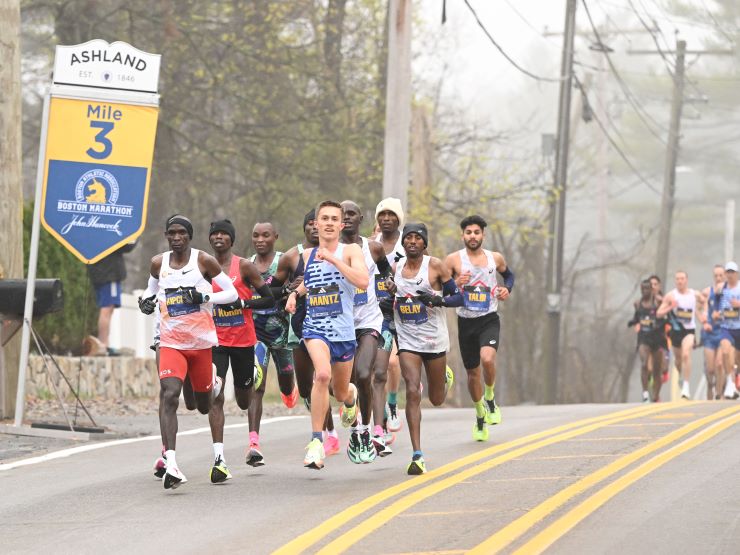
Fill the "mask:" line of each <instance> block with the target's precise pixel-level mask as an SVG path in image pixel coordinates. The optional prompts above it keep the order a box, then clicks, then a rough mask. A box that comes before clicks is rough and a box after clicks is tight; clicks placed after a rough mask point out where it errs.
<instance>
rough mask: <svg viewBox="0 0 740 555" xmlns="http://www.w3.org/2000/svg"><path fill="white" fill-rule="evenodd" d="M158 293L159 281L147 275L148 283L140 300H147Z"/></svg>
mask: <svg viewBox="0 0 740 555" xmlns="http://www.w3.org/2000/svg"><path fill="white" fill-rule="evenodd" d="M157 293H159V279H158V278H155V277H154V276H153V275H151V274H149V281H148V282H147V284H146V291H144V292H143V293H142V294H141V298H142V299H148V298H149V297H152V296H155V295H156V294H157Z"/></svg>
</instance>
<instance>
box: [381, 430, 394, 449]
mask: <svg viewBox="0 0 740 555" xmlns="http://www.w3.org/2000/svg"><path fill="white" fill-rule="evenodd" d="M383 440H384V441H385V444H386V445H392V444H393V442H394V441H396V434H395V433H393V432H391V431H388V429H386V428H383Z"/></svg>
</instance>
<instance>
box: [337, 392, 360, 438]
mask: <svg viewBox="0 0 740 555" xmlns="http://www.w3.org/2000/svg"><path fill="white" fill-rule="evenodd" d="M349 385H350V386H351V387H352V388H353V389H354V390H355V401H354V403H353V405H352V406H351V407H348V406H347V405H345V404H344V403H342V404H340V405H339V419H340V420H341V421H342V426H344V427H345V428H349V427H350V426H351V425H352V424H354V423H355V422H356V421H357V387H356V386H355V384H353V383H351V384H349Z"/></svg>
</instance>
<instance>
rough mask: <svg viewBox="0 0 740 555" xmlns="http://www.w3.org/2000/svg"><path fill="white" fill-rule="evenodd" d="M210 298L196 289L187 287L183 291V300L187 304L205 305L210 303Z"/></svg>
mask: <svg viewBox="0 0 740 555" xmlns="http://www.w3.org/2000/svg"><path fill="white" fill-rule="evenodd" d="M209 299H210V297H209V296H208V295H204V294H203V293H201V292H200V291H198V290H197V289H196V288H195V287H186V288H184V289H183V290H182V300H183V301H185V303H186V304H203V303H207V302H208V301H209Z"/></svg>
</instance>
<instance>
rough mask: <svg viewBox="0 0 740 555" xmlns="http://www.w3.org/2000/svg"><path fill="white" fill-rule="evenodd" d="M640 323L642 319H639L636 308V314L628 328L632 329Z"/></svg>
mask: <svg viewBox="0 0 740 555" xmlns="http://www.w3.org/2000/svg"><path fill="white" fill-rule="evenodd" d="M639 321H640V319H639V318H638V317H637V307H635V314H634V315H633V316H632V320H630V321H629V322H627V327H628V328H631V327H632V326H636V325H637V323H638V322H639Z"/></svg>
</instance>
